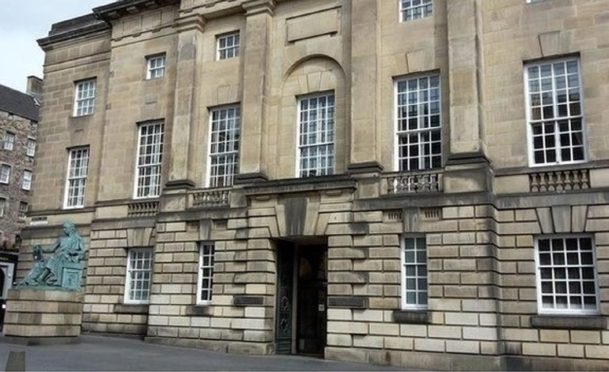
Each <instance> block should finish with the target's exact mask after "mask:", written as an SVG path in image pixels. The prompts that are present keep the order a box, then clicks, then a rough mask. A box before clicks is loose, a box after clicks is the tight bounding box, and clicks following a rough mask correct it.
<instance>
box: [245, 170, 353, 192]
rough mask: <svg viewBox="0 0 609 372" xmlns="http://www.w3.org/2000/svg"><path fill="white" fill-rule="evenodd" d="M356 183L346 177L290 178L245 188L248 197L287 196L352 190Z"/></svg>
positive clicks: (250, 185)
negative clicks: (298, 193)
mask: <svg viewBox="0 0 609 372" xmlns="http://www.w3.org/2000/svg"><path fill="white" fill-rule="evenodd" d="M355 188H356V182H355V180H354V179H353V178H351V177H349V176H344V175H337V176H320V177H302V178H290V179H284V180H272V181H268V182H263V183H255V184H254V183H252V184H249V185H246V186H245V187H244V191H245V194H246V195H269V194H286V193H295V192H310V191H322V190H323V191H327V190H341V189H352V190H355Z"/></svg>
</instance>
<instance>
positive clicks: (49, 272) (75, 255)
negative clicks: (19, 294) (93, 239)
mask: <svg viewBox="0 0 609 372" xmlns="http://www.w3.org/2000/svg"><path fill="white" fill-rule="evenodd" d="M63 231H64V233H65V234H66V236H62V237H60V238H59V239H57V242H55V244H54V245H52V246H51V247H49V248H47V249H44V248H43V247H41V246H40V245H37V246H35V247H34V249H33V255H34V266H33V267H32V269H31V270H30V272H29V273H28V274H27V276H26V277H25V279H24V280H23V282H21V283H20V286H38V287H61V288H65V289H71V290H78V289H80V275H82V266H81V264H80V260H81V259H82V258H83V257H84V254H85V246H84V242H83V239H82V237H81V236H80V235H79V234H78V232H76V227H75V226H74V224H73V223H71V222H65V223H64V224H63ZM43 253H53V256H51V257H50V258H49V259H48V260H45V259H44V256H43Z"/></svg>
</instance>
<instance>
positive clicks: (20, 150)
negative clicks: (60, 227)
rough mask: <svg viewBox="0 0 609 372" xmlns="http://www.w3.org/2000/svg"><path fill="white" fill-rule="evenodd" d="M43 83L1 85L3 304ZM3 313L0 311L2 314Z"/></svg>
mask: <svg viewBox="0 0 609 372" xmlns="http://www.w3.org/2000/svg"><path fill="white" fill-rule="evenodd" d="M41 83H42V81H41V80H40V79H38V78H36V77H33V76H30V77H29V78H28V84H27V87H28V89H27V92H28V93H27V94H26V93H22V92H19V91H16V90H13V89H11V88H9V87H6V86H4V85H0V302H2V303H4V302H3V301H4V299H5V298H6V291H7V290H8V288H10V286H11V283H12V281H13V280H12V279H13V275H14V269H15V265H16V263H17V254H18V246H19V244H20V241H21V237H20V233H21V229H22V228H23V227H24V226H25V218H26V214H27V212H28V205H29V199H30V189H31V184H32V172H33V169H34V155H35V153H36V137H37V131H38V129H37V127H38V108H39V101H37V100H36V99H35V98H34V95H35V94H38V93H40V89H39V88H40V85H41ZM2 311H3V310H0V313H1V312H2Z"/></svg>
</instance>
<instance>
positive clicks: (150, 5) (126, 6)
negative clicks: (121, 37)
mask: <svg viewBox="0 0 609 372" xmlns="http://www.w3.org/2000/svg"><path fill="white" fill-rule="evenodd" d="M179 3H180V0H120V1H115V2H113V3H110V4H108V5H102V6H99V7H97V8H93V13H94V14H95V16H96V17H97V18H99V19H103V20H104V21H106V22H110V21H113V20H117V19H119V18H122V17H124V16H127V15H131V14H136V13H140V12H142V11H145V10H149V9H157V8H160V7H163V6H167V5H175V4H179Z"/></svg>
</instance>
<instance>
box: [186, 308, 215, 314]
mask: <svg viewBox="0 0 609 372" xmlns="http://www.w3.org/2000/svg"><path fill="white" fill-rule="evenodd" d="M186 315H187V316H210V315H211V308H210V307H209V306H207V305H192V306H188V307H187V308H186Z"/></svg>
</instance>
